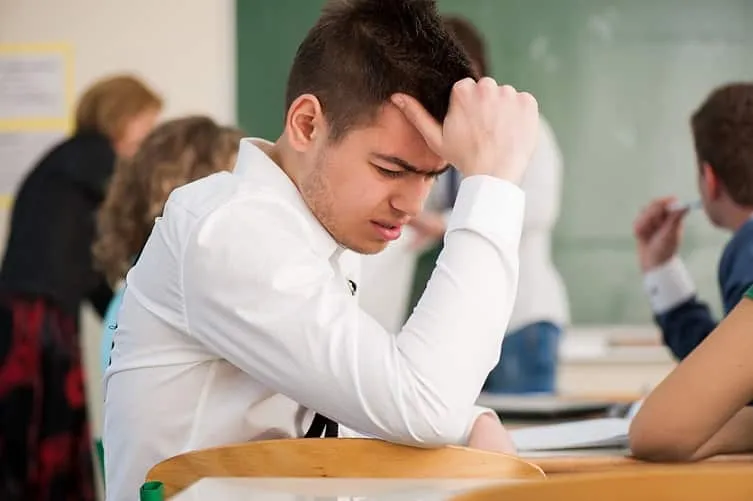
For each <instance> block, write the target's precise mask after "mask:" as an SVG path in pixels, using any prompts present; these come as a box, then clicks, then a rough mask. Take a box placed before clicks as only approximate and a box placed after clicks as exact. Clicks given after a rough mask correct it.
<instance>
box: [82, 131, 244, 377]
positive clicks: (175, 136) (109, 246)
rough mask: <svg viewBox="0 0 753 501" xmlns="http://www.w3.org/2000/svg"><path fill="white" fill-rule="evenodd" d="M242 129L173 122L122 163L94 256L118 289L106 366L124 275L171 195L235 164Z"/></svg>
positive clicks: (110, 313) (106, 336) (106, 331)
mask: <svg viewBox="0 0 753 501" xmlns="http://www.w3.org/2000/svg"><path fill="white" fill-rule="evenodd" d="M242 137H243V133H242V132H241V131H240V130H238V129H235V128H231V127H222V126H220V125H217V124H216V123H215V122H214V121H213V120H212V119H211V118H208V117H203V116H195V117H186V118H179V119H175V120H171V121H169V122H165V123H164V124H162V125H160V126H159V127H157V128H156V129H154V131H152V133H151V134H150V135H149V136H147V138H146V139H145V140H144V142H143V143H142V145H141V148H140V149H139V151H138V152H137V153H136V155H135V156H133V157H132V158H130V159H123V160H121V161H120V162H118V165H117V166H116V168H115V174H114V175H113V180H112V182H111V183H110V188H109V190H108V192H107V197H106V198H105V201H104V203H103V204H102V208H101V209H100V211H99V216H98V223H99V232H98V236H97V240H96V241H95V243H94V249H93V250H94V259H95V266H96V268H97V269H99V270H100V271H102V272H103V273H104V274H105V276H106V277H107V280H108V282H109V283H110V285H111V286H112V287H114V289H115V291H116V292H115V295H114V296H113V299H112V301H110V305H109V307H108V308H107V313H106V314H105V318H104V325H103V332H102V351H101V355H102V370H103V371H104V370H105V369H106V368H107V366H108V365H109V363H110V351H111V349H112V346H113V336H114V334H115V330H116V328H117V314H118V310H119V308H120V301H121V300H122V297H123V292H124V290H125V289H124V287H125V284H124V280H125V276H126V273H127V272H128V270H129V269H130V268H131V265H132V264H133V262H134V261H135V259H136V257H137V256H138V254H139V252H140V251H141V248H142V247H143V246H144V243H145V242H146V239H147V237H148V236H149V233H151V231H152V226H153V225H154V220H155V219H156V218H157V217H159V216H160V215H162V209H163V208H164V206H165V202H166V201H167V197H168V196H169V195H170V193H171V192H172V191H173V190H174V189H175V188H178V187H179V186H183V185H184V184H187V183H190V182H191V181H195V180H196V179H199V178H202V177H205V176H208V175H210V174H213V173H215V172H219V171H223V170H230V169H232V167H233V165H234V164H235V158H236V156H237V153H238V146H239V144H240V140H241V139H242Z"/></svg>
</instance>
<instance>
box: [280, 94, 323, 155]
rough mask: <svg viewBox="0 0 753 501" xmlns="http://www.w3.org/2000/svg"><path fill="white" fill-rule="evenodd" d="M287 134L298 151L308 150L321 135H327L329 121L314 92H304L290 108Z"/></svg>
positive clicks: (286, 123)
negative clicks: (327, 121)
mask: <svg viewBox="0 0 753 501" xmlns="http://www.w3.org/2000/svg"><path fill="white" fill-rule="evenodd" d="M285 134H286V135H287V137H288V140H289V141H290V145H291V146H292V147H293V149H295V150H296V151H298V152H304V151H306V150H308V149H309V148H310V147H311V145H312V144H313V143H314V142H315V141H316V140H317V138H319V137H326V134H327V123H326V120H325V118H324V112H323V111H322V105H321V102H319V99H318V98H317V97H316V96H314V95H313V94H302V95H300V96H298V97H297V98H296V99H295V101H293V102H292V103H291V105H290V108H288V114H287V117H286V120H285Z"/></svg>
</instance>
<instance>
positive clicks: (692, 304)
mask: <svg viewBox="0 0 753 501" xmlns="http://www.w3.org/2000/svg"><path fill="white" fill-rule="evenodd" d="M691 125H692V129H693V139H694V141H695V149H696V156H697V158H698V186H699V191H700V194H701V200H702V202H703V208H704V210H705V212H706V215H707V216H708V218H709V219H710V220H711V222H712V224H714V225H715V226H718V227H720V228H724V229H727V230H729V231H731V232H733V237H732V239H731V240H730V241H729V243H728V244H727V246H726V248H725V249H724V253H723V254H722V258H721V261H720V262H719V288H720V290H721V294H722V300H723V303H724V311H725V314H727V313H729V312H730V311H731V310H732V308H734V306H735V305H736V304H737V303H738V302H739V301H740V299H741V298H742V297H743V294H744V293H745V291H746V290H747V289H748V288H749V287H750V286H751V285H753V266H752V265H751V263H753V221H751V215H753V139H752V138H753V84H734V85H727V86H724V87H721V88H719V89H716V90H715V91H714V92H713V93H712V94H711V95H710V96H709V97H708V98H707V99H706V101H705V102H704V103H703V104H702V106H701V107H700V108H699V109H698V110H697V111H696V112H695V114H694V115H693V118H692V121H691ZM674 202H675V200H674V199H673V198H662V199H659V200H655V201H654V202H652V203H651V204H650V205H649V206H648V207H647V208H646V209H645V210H644V211H643V212H642V213H641V214H640V216H639V217H638V219H637V220H636V222H635V228H634V230H635V237H636V240H637V244H638V260H639V263H640V267H641V270H642V272H643V273H644V283H645V288H646V292H647V294H648V296H649V299H650V302H651V307H652V309H653V311H654V314H655V315H656V321H657V323H658V324H659V327H660V328H661V330H662V334H663V337H664V342H665V343H666V345H667V346H668V347H669V348H670V349H671V350H672V352H673V353H674V355H675V356H676V357H677V358H678V359H684V358H685V357H687V356H688V355H689V354H690V352H691V351H693V350H694V349H695V348H696V347H697V346H698V345H699V344H701V342H702V341H703V340H704V339H706V337H707V336H708V335H709V333H711V331H712V330H713V329H714V328H715V327H716V320H715V319H714V318H713V317H712V315H711V313H710V312H709V308H708V306H706V304H704V303H703V302H701V301H699V300H698V299H697V298H696V293H695V287H694V286H693V282H692V280H691V278H690V275H689V274H688V272H687V270H686V269H685V267H684V265H683V263H682V260H681V259H680V257H679V256H678V255H677V250H678V248H679V246H680V241H681V237H682V222H683V218H684V216H685V214H686V213H687V209H685V210H673V208H672V204H673V203H674Z"/></svg>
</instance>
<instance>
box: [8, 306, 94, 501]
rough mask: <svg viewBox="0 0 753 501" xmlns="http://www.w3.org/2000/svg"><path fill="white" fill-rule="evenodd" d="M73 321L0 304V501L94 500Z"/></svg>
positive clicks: (42, 309)
mask: <svg viewBox="0 0 753 501" xmlns="http://www.w3.org/2000/svg"><path fill="white" fill-rule="evenodd" d="M91 453H92V443H91V436H90V434H89V426H88V416H87V410H86V397H85V392H84V379H83V368H82V362H81V351H80V346H79V332H78V321H77V318H76V317H75V316H73V315H70V314H67V313H65V312H63V311H61V310H60V309H59V308H57V307H56V306H54V305H53V304H52V303H51V302H49V301H48V300H46V299H43V298H30V297H20V296H6V297H3V298H1V299H0V500H3V501H16V500H24V501H49V500H56V501H73V500H77V501H89V500H94V498H95V494H94V480H93V478H94V477H93V467H92V456H91Z"/></svg>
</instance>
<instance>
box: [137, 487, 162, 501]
mask: <svg viewBox="0 0 753 501" xmlns="http://www.w3.org/2000/svg"><path fill="white" fill-rule="evenodd" d="M139 499H140V500H141V501H163V500H164V499H165V486H163V485H162V482H146V483H145V484H144V485H142V486H141V491H140V492H139Z"/></svg>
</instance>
